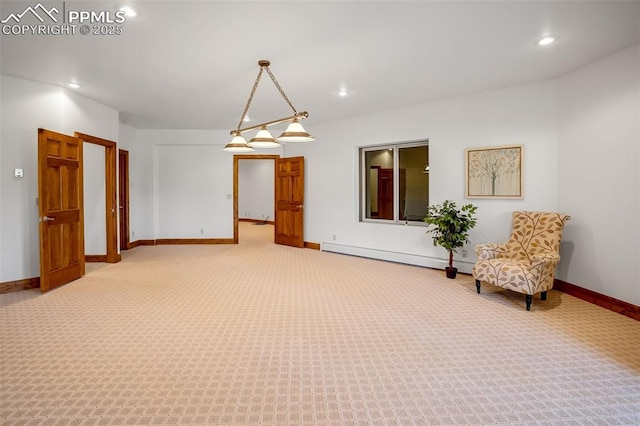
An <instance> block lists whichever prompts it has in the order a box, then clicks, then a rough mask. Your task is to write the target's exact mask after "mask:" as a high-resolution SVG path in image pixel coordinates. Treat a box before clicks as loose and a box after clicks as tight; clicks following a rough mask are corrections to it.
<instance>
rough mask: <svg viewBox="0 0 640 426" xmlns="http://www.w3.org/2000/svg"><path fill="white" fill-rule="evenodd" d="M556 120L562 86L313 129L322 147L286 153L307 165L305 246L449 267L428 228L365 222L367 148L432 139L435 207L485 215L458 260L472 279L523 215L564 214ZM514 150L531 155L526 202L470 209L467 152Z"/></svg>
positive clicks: (470, 98)
mask: <svg viewBox="0 0 640 426" xmlns="http://www.w3.org/2000/svg"><path fill="white" fill-rule="evenodd" d="M556 111H557V97H556V83H555V82H553V81H552V82H541V83H535V84H530V85H525V86H519V87H513V88H508V89H504V90H499V91H493V92H488V93H482V94H478V95H474V96H466V97H463V98H457V99H452V100H447V101H442V102H436V103H431V104H426V105H421V106H417V107H412V108H404V109H398V110H393V111H387V112H382V113H378V114H371V115H366V116H361V117H358V118H354V119H350V120H344V121H340V122H333V123H325V124H313V122H312V121H311V119H310V120H309V121H308V122H306V123H305V128H308V129H307V130H308V131H309V132H311V133H312V134H313V135H314V136H315V137H316V141H315V142H313V143H309V144H289V145H288V146H287V148H286V150H287V155H304V156H305V157H306V165H305V167H306V169H305V173H306V174H305V178H306V181H305V185H306V194H305V197H306V200H305V205H306V208H305V240H306V241H313V242H321V243H323V244H324V243H330V244H334V243H337V244H344V245H352V246H358V247H365V248H369V249H374V250H384V251H390V252H395V253H402V254H409V255H410V257H411V256H414V255H415V256H418V257H419V259H418V258H416V257H415V256H414V258H415V259H418V260H417V263H418V264H424V263H423V262H422V259H424V258H425V257H431V258H433V262H432V263H431V264H433V265H435V266H442V265H444V262H445V259H446V252H445V251H444V250H442V249H440V248H436V247H433V245H432V242H431V241H432V240H431V238H430V237H429V236H428V235H427V234H425V228H424V227H421V226H406V225H395V224H380V223H362V222H359V221H358V196H359V189H358V148H359V147H361V146H368V145H375V144H384V143H390V142H391V143H395V142H403V141H414V140H425V139H428V140H429V166H430V174H429V179H430V196H429V199H430V202H431V203H439V202H441V201H443V200H445V199H451V200H454V201H456V202H458V203H460V204H462V203H467V202H473V203H474V204H476V205H477V206H478V207H479V208H478V219H479V220H478V226H477V227H476V228H475V229H474V230H472V232H471V241H472V243H471V244H470V245H469V246H468V247H466V248H467V250H468V251H469V258H467V259H462V258H461V257H460V256H458V257H457V258H459V259H460V260H461V261H460V262H456V266H458V268H461V269H462V270H467V271H468V270H470V268H471V266H472V264H473V261H475V255H474V254H473V249H472V247H473V245H475V244H477V243H484V242H492V241H505V240H506V239H507V238H508V236H509V233H510V229H511V213H512V211H513V210H524V209H531V210H555V209H556V208H557V190H556V181H557V156H556V149H557V130H556V129H557V122H556V115H557V113H556ZM507 144H522V145H524V167H523V169H524V193H525V197H524V199H522V200H482V199H473V200H467V199H465V198H464V152H465V149H466V148H469V147H479V146H493V145H507ZM334 235H335V237H336V238H335V241H334V240H333V236H334ZM462 260H466V261H467V262H468V263H466V264H465V263H463V262H462ZM434 262H435V263H434Z"/></svg>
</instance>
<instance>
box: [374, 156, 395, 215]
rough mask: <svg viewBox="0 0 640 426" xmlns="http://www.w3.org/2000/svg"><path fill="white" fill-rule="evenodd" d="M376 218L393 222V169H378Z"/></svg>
mask: <svg viewBox="0 0 640 426" xmlns="http://www.w3.org/2000/svg"><path fill="white" fill-rule="evenodd" d="M377 218H378V219H391V220H393V169H383V168H380V169H378V217H377Z"/></svg>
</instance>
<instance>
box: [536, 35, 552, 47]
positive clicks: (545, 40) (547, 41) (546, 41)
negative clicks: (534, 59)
mask: <svg viewBox="0 0 640 426" xmlns="http://www.w3.org/2000/svg"><path fill="white" fill-rule="evenodd" d="M554 41H556V39H555V38H553V37H551V36H544V37H542V38H541V39H540V40H538V45H540V46H547V45H549V44H551V43H553V42H554Z"/></svg>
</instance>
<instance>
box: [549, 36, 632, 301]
mask: <svg viewBox="0 0 640 426" xmlns="http://www.w3.org/2000/svg"><path fill="white" fill-rule="evenodd" d="M639 51H640V45H636V46H634V47H631V48H628V49H625V50H623V51H621V52H618V53H616V54H614V55H612V56H609V57H606V58H603V59H601V60H599V61H597V62H595V63H593V64H591V65H589V66H586V67H583V68H581V69H579V70H577V71H575V72H572V73H570V74H568V75H567V76H565V77H564V78H562V79H561V80H560V86H559V88H560V90H559V106H560V111H559V117H560V126H559V144H558V155H559V161H560V172H559V177H558V188H559V190H558V196H559V201H558V205H559V208H560V209H561V210H563V211H565V212H567V213H569V214H571V215H572V219H571V221H570V222H569V224H570V225H569V226H567V230H566V233H565V238H564V240H565V243H564V244H563V250H562V253H561V254H562V256H564V258H565V260H563V262H562V263H561V265H560V268H559V271H558V277H559V278H560V279H563V280H565V281H568V282H571V283H574V284H576V285H579V286H581V287H585V288H588V289H590V290H593V291H595V292H597V293H600V294H605V295H608V296H611V297H614V298H617V299H621V300H624V301H627V302H630V303H633V304H635V305H640V269H639V268H640V206H639V203H640V196H639V195H638V194H640V172H639V170H640V152H639V151H640V149H639V146H640V119H639V118H640V66H639V63H640V53H639Z"/></svg>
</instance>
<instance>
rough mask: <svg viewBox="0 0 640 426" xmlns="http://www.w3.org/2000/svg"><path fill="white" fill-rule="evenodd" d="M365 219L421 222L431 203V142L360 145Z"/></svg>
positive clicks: (362, 201) (362, 214)
mask: <svg viewBox="0 0 640 426" xmlns="http://www.w3.org/2000/svg"><path fill="white" fill-rule="evenodd" d="M360 160H361V161H360V164H361V173H360V176H361V178H360V180H361V182H362V185H361V195H362V196H361V209H360V211H361V215H360V217H361V220H364V221H385V222H388V221H392V222H398V223H408V222H420V223H422V219H423V218H424V216H425V215H426V213H427V208H428V206H429V145H428V142H427V141H423V142H419V143H415V142H414V143H407V144H394V145H385V146H377V147H365V148H361V149H360Z"/></svg>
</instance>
